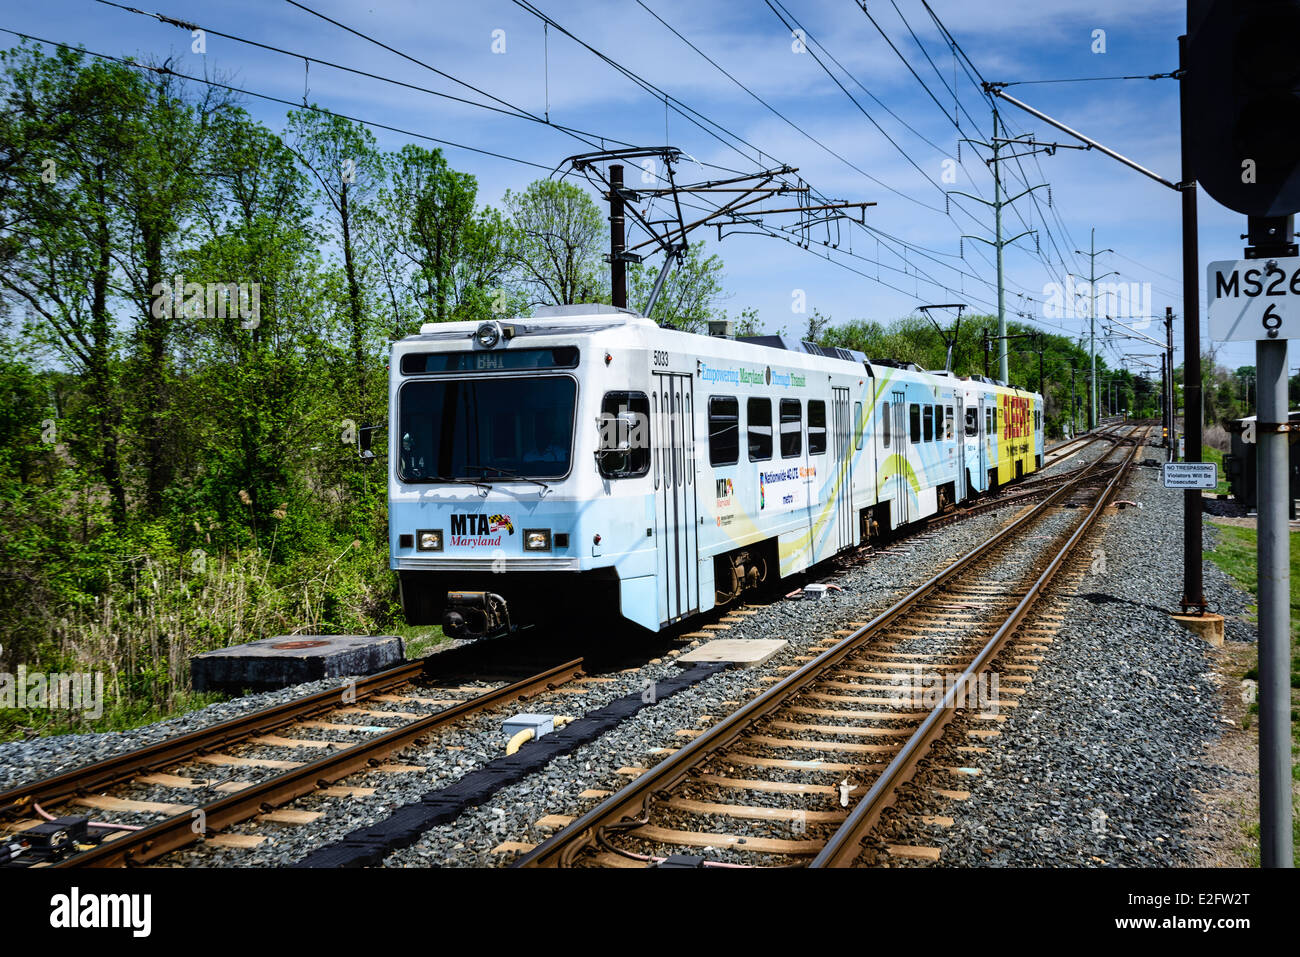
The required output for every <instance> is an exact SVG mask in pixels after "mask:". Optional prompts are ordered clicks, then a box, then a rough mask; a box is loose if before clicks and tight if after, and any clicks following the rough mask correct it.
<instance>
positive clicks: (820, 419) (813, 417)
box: [808, 399, 826, 455]
mask: <svg viewBox="0 0 1300 957" xmlns="http://www.w3.org/2000/svg"><path fill="white" fill-rule="evenodd" d="M825 451H826V403H825V402H823V401H821V400H820V399H812V400H810V401H809V402H808V454H809V455H821V454H822V453H823V452H825Z"/></svg>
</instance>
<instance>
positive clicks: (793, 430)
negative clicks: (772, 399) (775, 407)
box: [781, 399, 803, 459]
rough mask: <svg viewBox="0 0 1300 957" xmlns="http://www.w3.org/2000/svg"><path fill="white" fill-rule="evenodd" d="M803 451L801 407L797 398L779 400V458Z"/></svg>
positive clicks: (787, 457)
mask: <svg viewBox="0 0 1300 957" xmlns="http://www.w3.org/2000/svg"><path fill="white" fill-rule="evenodd" d="M802 452H803V408H802V407H801V406H800V405H799V400H798V399H782V400H781V458H783V459H792V458H794V457H795V456H797V455H799V454H801V453H802Z"/></svg>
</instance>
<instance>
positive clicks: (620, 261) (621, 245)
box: [609, 163, 627, 309]
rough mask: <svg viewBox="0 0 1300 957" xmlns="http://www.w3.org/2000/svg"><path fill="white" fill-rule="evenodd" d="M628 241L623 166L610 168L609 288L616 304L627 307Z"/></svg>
mask: <svg viewBox="0 0 1300 957" xmlns="http://www.w3.org/2000/svg"><path fill="white" fill-rule="evenodd" d="M626 249H627V242H626V239H625V234H624V223H623V167H622V166H621V165H620V164H618V163H615V164H613V165H612V166H610V168H609V288H610V298H611V301H612V302H613V304H614V305H615V306H618V307H620V308H623V309H626V308H627V259H626V258H624V253H625V252H626Z"/></svg>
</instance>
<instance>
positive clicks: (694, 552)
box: [652, 373, 700, 624]
mask: <svg viewBox="0 0 1300 957" xmlns="http://www.w3.org/2000/svg"><path fill="white" fill-rule="evenodd" d="M655 395H656V399H657V403H658V405H657V409H656V408H655V407H654V406H652V410H653V412H654V414H655V416H656V418H657V420H658V421H656V422H655V426H656V428H655V431H654V433H653V434H654V435H657V436H659V448H658V449H657V453H658V459H659V461H658V463H657V464H656V466H655V533H656V545H657V550H658V552H659V558H658V562H659V566H658V577H659V621H660V622H661V623H662V624H669V623H671V622H674V621H677V620H678V619H680V618H682V617H684V616H686V615H689V614H691V613H693V612H696V611H699V608H700V580H699V527H700V520H699V513H698V509H697V501H696V494H695V418H694V412H695V409H694V401H693V400H694V396H693V394H692V380H691V376H689V375H673V374H671V373H655Z"/></svg>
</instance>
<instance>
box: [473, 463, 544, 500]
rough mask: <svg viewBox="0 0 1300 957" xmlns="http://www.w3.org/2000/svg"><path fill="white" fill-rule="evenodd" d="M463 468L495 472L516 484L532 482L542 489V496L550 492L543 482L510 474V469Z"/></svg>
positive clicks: (481, 466) (474, 466)
mask: <svg viewBox="0 0 1300 957" xmlns="http://www.w3.org/2000/svg"><path fill="white" fill-rule="evenodd" d="M465 468H467V469H483V470H484V471H493V472H496V473H497V474H498V475H505V476H508V477H510V478H512V479H514V480H515V481H516V482H532V483H533V484H534V485H540V486H541V487H542V489H543V491H542V495H545V494H546V493H547V492H549V491H550V490H551V487H550V486H549V485H547V484H546V483H545V482H543V481H542V480H541V479H535V478H527V477H525V476H523V475H520V474H519V473H518V472H512V471H510V469H503V468H500V467H498V466H496V465H467V466H465Z"/></svg>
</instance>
